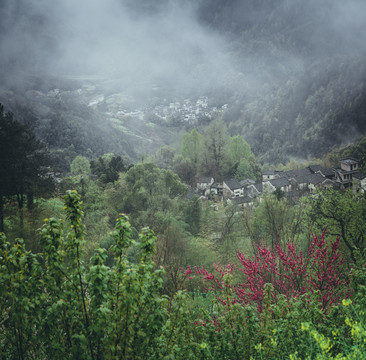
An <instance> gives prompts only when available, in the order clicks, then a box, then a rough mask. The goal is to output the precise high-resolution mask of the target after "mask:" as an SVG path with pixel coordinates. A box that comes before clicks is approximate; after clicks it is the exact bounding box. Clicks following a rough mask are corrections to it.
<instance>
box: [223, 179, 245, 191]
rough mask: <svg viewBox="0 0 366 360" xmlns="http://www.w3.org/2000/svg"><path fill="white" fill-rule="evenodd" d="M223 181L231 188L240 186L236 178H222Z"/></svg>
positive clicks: (239, 187)
mask: <svg viewBox="0 0 366 360" xmlns="http://www.w3.org/2000/svg"><path fill="white" fill-rule="evenodd" d="M224 182H225V184H226V185H227V186H228V187H229V189H231V190H235V189H241V188H242V186H241V185H240V183H239V181H238V180H236V179H229V180H224Z"/></svg>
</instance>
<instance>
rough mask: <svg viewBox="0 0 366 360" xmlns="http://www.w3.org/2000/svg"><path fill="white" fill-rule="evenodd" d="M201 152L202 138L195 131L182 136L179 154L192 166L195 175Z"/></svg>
mask: <svg viewBox="0 0 366 360" xmlns="http://www.w3.org/2000/svg"><path fill="white" fill-rule="evenodd" d="M202 151H203V136H202V135H201V134H200V133H199V132H198V131H197V130H196V129H193V130H192V131H191V132H190V133H186V134H184V135H183V138H182V151H181V154H182V156H183V158H184V159H186V160H189V161H190V163H191V164H192V165H193V168H194V170H195V173H197V171H198V168H199V165H200V163H201V159H202Z"/></svg>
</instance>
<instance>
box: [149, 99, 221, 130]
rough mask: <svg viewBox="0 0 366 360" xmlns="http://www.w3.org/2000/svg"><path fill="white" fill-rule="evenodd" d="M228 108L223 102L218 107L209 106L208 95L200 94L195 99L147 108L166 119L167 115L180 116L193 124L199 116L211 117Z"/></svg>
mask: <svg viewBox="0 0 366 360" xmlns="http://www.w3.org/2000/svg"><path fill="white" fill-rule="evenodd" d="M227 108H228V105H227V104H225V105H223V106H222V107H220V108H217V107H209V106H208V97H207V96H200V97H199V98H198V99H197V100H196V101H191V100H190V99H186V100H184V101H183V103H180V102H174V103H169V104H163V105H157V106H155V107H154V108H153V109H149V110H151V111H152V113H153V114H154V115H155V116H157V117H159V118H161V119H163V120H166V119H167V118H168V117H174V116H180V118H181V120H182V121H184V122H187V123H189V124H195V123H196V122H197V121H198V119H199V118H200V117H207V118H209V119H212V118H214V117H216V116H217V114H218V113H219V112H222V111H224V110H226V109H227Z"/></svg>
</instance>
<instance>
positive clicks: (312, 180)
mask: <svg viewBox="0 0 366 360" xmlns="http://www.w3.org/2000/svg"><path fill="white" fill-rule="evenodd" d="M324 180H326V178H325V177H324V176H323V175H320V174H311V175H309V184H313V185H317V184H320V183H322V182H323V181H324Z"/></svg>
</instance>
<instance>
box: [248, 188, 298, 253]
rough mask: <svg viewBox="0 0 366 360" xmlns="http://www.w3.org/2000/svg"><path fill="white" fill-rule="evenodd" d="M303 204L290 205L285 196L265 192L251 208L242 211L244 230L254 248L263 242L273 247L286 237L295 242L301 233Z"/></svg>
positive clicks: (285, 239)
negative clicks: (279, 196) (280, 196)
mask: <svg viewBox="0 0 366 360" xmlns="http://www.w3.org/2000/svg"><path fill="white" fill-rule="evenodd" d="M303 219H304V206H303V205H298V206H290V204H289V203H288V201H287V199H286V198H285V197H282V198H278V197H277V196H276V194H269V193H265V194H264V196H263V197H262V199H261V201H260V202H259V203H258V204H257V205H256V206H254V208H253V209H250V208H247V209H246V210H245V211H244V213H243V221H244V226H245V229H246V232H247V234H248V236H249V237H250V240H251V242H252V245H253V249H254V250H255V246H256V245H263V244H265V245H266V246H268V247H269V248H270V249H274V247H275V245H276V244H277V243H279V242H286V241H287V240H288V239H291V240H292V241H294V242H296V241H297V240H298V238H299V237H300V236H302V233H303ZM282 245H283V244H282Z"/></svg>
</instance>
